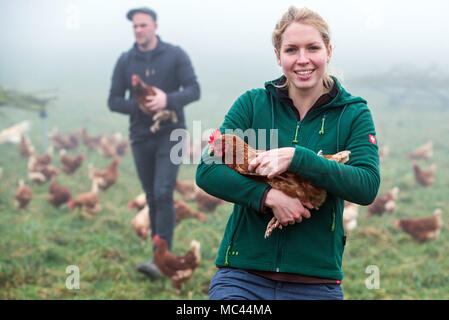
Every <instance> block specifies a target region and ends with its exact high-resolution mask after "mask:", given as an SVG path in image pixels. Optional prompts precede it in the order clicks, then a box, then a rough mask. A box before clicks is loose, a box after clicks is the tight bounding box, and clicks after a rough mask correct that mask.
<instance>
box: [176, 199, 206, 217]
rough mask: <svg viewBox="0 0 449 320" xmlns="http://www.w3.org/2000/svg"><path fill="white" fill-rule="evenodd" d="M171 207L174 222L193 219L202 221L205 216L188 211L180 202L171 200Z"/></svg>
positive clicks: (187, 206)
mask: <svg viewBox="0 0 449 320" xmlns="http://www.w3.org/2000/svg"><path fill="white" fill-rule="evenodd" d="M173 205H174V207H175V215H176V218H175V219H176V222H179V221H181V220H183V219H187V218H194V219H197V220H199V221H204V220H205V219H206V216H205V215H204V214H203V213H199V212H196V211H193V210H192V209H190V207H189V205H188V204H187V203H185V202H184V201H182V200H176V199H175V200H173Z"/></svg>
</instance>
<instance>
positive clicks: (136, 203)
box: [128, 192, 147, 210]
mask: <svg viewBox="0 0 449 320" xmlns="http://www.w3.org/2000/svg"><path fill="white" fill-rule="evenodd" d="M146 205H147V197H146V195H145V193H144V192H142V193H141V194H139V195H138V196H137V197H135V198H134V199H133V200H132V201H128V207H129V208H130V209H134V208H136V209H137V210H142V209H143V208H144V207H145V206H146Z"/></svg>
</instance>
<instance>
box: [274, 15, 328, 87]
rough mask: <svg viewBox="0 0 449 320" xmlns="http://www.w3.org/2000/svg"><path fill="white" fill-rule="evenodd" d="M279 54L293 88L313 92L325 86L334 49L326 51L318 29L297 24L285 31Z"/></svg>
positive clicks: (279, 60) (280, 64)
mask: <svg viewBox="0 0 449 320" xmlns="http://www.w3.org/2000/svg"><path fill="white" fill-rule="evenodd" d="M275 53H276V58H277V62H278V64H279V66H281V67H282V71H283V73H284V75H285V76H286V77H287V79H288V80H289V82H290V84H291V85H293V86H294V88H296V89H298V90H310V89H313V88H316V87H317V86H321V85H322V83H323V77H324V74H325V72H326V68H327V64H328V62H329V60H330V58H331V54H332V47H331V46H330V45H329V47H326V45H325V44H324V42H323V39H322V37H321V34H320V32H319V31H318V30H317V29H316V28H315V27H313V26H311V25H308V24H303V23H297V22H295V23H292V24H290V25H289V26H288V27H287V28H286V29H285V31H284V33H283V34H282V43H281V48H280V50H279V51H277V50H276V49H275Z"/></svg>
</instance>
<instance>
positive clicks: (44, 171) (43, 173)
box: [28, 153, 59, 184]
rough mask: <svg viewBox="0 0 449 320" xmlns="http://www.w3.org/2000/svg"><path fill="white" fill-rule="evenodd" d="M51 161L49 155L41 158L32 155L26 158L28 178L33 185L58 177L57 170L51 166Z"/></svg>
mask: <svg viewBox="0 0 449 320" xmlns="http://www.w3.org/2000/svg"><path fill="white" fill-rule="evenodd" d="M51 159H52V157H51V155H50V154H49V153H47V154H44V155H42V156H39V155H37V154H32V155H31V156H30V157H29V158H28V178H29V179H30V180H31V181H33V182H34V183H37V184H42V183H45V182H47V181H48V180H50V179H51V178H53V177H56V176H57V175H59V170H58V169H56V168H55V167H54V166H53V165H51Z"/></svg>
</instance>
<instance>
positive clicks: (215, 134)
mask: <svg viewBox="0 0 449 320" xmlns="http://www.w3.org/2000/svg"><path fill="white" fill-rule="evenodd" d="M220 136H221V132H220V129H215V130H214V132H212V134H211V135H210V137H209V144H210V145H211V144H213V143H214V141H215V139H217V138H218V137H220Z"/></svg>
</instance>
